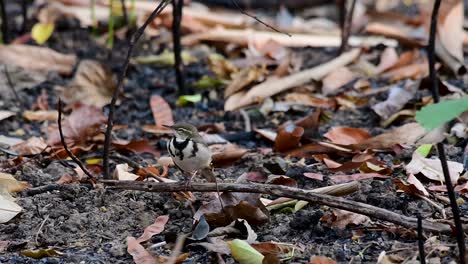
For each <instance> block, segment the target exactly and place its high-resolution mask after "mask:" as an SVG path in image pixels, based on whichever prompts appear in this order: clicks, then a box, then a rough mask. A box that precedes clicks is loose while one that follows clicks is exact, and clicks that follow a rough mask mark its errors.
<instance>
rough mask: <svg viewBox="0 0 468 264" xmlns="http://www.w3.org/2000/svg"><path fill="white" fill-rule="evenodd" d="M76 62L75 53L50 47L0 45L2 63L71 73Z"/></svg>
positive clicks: (0, 61)
mask: <svg viewBox="0 0 468 264" xmlns="http://www.w3.org/2000/svg"><path fill="white" fill-rule="evenodd" d="M31 61H34V63H31ZM75 63H76V56H75V55H66V54H62V53H59V52H56V51H54V50H52V49H49V48H44V47H37V46H29V45H20V44H18V45H14V44H12V45H0V64H8V65H16V66H19V67H22V68H24V69H29V70H37V71H57V72H59V73H60V74H64V75H69V74H71V72H72V70H73V67H74V65H75Z"/></svg>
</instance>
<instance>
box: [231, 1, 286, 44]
mask: <svg viewBox="0 0 468 264" xmlns="http://www.w3.org/2000/svg"><path fill="white" fill-rule="evenodd" d="M231 3H232V4H233V5H234V6H235V7H236V8H237V10H239V12H241V13H242V14H244V15H246V16H248V17H250V18H253V19H255V20H256V21H257V22H258V23H260V24H262V25H264V26H265V27H267V28H269V29H271V30H273V31H276V32H278V33H282V34H285V35H287V36H289V37H291V34H289V33H288V32H283V31H281V30H278V29H276V28H275V27H273V26H271V25H268V24H267V23H265V22H263V21H262V20H260V19H259V18H258V17H257V16H255V15H251V14H249V13H247V12H245V11H244V9H242V7H240V6H239V4H238V3H237V2H236V0H231Z"/></svg>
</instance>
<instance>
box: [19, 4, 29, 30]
mask: <svg viewBox="0 0 468 264" xmlns="http://www.w3.org/2000/svg"><path fill="white" fill-rule="evenodd" d="M21 15H22V16H23V21H22V24H21V29H20V32H21V34H24V33H26V26H27V23H28V0H21Z"/></svg>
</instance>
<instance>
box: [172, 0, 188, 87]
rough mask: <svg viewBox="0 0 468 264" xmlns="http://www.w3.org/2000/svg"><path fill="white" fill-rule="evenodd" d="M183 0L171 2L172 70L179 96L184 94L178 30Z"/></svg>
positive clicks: (179, 33)
mask: <svg viewBox="0 0 468 264" xmlns="http://www.w3.org/2000/svg"><path fill="white" fill-rule="evenodd" d="M183 6H184V1H183V0H173V1H172V43H173V46H174V70H175V76H176V82H177V88H178V93H179V94H184V93H186V91H185V78H184V62H183V60H182V46H181V43H180V42H181V41H180V36H181V32H180V28H181V24H182V9H183Z"/></svg>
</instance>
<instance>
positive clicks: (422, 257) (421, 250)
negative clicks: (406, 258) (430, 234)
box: [417, 213, 426, 264]
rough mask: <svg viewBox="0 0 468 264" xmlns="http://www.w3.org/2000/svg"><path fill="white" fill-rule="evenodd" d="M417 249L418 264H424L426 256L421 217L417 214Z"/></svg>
mask: <svg viewBox="0 0 468 264" xmlns="http://www.w3.org/2000/svg"><path fill="white" fill-rule="evenodd" d="M417 218H418V247H419V262H420V263H421V264H426V254H424V237H423V226H422V217H421V214H419V213H418V215H417Z"/></svg>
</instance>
